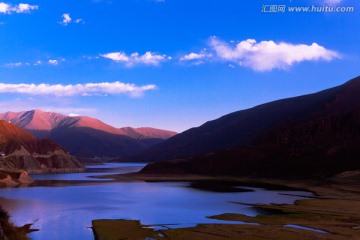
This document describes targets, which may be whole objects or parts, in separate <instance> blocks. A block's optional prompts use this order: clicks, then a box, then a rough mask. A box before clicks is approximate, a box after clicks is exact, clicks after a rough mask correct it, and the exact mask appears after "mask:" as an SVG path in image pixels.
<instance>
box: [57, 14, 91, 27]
mask: <svg viewBox="0 0 360 240" xmlns="http://www.w3.org/2000/svg"><path fill="white" fill-rule="evenodd" d="M61 17H62V21H61V22H59V23H60V24H62V25H64V26H67V25H68V24H70V23H72V22H73V23H85V21H84V20H83V19H81V18H78V19H75V20H73V19H72V18H71V17H70V13H64V14H62V15H61Z"/></svg>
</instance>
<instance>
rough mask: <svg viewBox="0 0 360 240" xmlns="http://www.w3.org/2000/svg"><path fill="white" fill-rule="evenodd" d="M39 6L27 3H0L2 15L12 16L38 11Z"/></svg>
mask: <svg viewBox="0 0 360 240" xmlns="http://www.w3.org/2000/svg"><path fill="white" fill-rule="evenodd" d="M38 8H39V6H37V5H30V4H27V3H20V4H17V5H16V4H15V5H13V4H10V3H5V2H0V13H3V14H12V13H30V12H31V11H32V10H36V9H38Z"/></svg>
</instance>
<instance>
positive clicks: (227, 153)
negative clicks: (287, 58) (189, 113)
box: [138, 77, 360, 178]
mask: <svg viewBox="0 0 360 240" xmlns="http://www.w3.org/2000/svg"><path fill="white" fill-rule="evenodd" d="M359 146H360V77H357V78H355V79H352V80H350V81H348V82H346V83H345V84H343V85H340V86H338V87H334V88H331V89H327V90H324V91H321V92H318V93H314V94H309V95H304V96H299V97H294V98H288V99H283V100H278V101H274V102H270V103H266V104H262V105H259V106H256V107H253V108H250V109H246V110H242V111H238V112H234V113H231V114H228V115H225V116H223V117H221V118H219V119H216V120H213V121H210V122H207V123H205V124H204V125H202V126H200V127H197V128H193V129H189V130H188V131H185V132H183V133H181V134H178V135H176V136H174V137H172V138H170V139H169V140H167V141H165V142H163V143H161V144H159V145H156V146H153V147H151V148H149V149H148V150H146V151H145V152H143V153H142V154H141V155H139V156H138V160H142V159H145V158H146V159H147V160H150V161H154V162H157V161H158V162H159V163H153V164H150V165H148V166H147V167H145V168H144V170H143V173H195V174H216V175H237V176H261V177H263V176H270V177H288V178H291V177H305V176H313V175H324V176H327V175H332V174H336V173H338V172H341V171H347V170H354V169H360V160H359V159H360V147H359ZM165 160H171V161H165Z"/></svg>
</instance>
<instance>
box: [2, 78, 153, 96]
mask: <svg viewBox="0 0 360 240" xmlns="http://www.w3.org/2000/svg"><path fill="white" fill-rule="evenodd" d="M155 88H156V86H155V85H152V84H150V85H144V86H136V85H135V84H131V83H122V82H118V81H117V82H111V83H109V82H102V83H85V84H75V85H73V84H69V85H62V84H55V85H51V84H45V83H42V84H26V83H20V84H9V83H0V93H21V94H30V95H55V96H76V95H80V96H94V95H106V94H112V95H115V94H128V95H130V96H134V97H136V96H141V95H143V93H144V92H145V91H148V90H153V89H155Z"/></svg>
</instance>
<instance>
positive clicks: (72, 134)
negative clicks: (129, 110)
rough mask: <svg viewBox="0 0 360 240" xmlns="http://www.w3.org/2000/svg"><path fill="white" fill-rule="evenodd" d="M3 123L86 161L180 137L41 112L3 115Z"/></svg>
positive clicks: (165, 132) (0, 115)
mask: <svg viewBox="0 0 360 240" xmlns="http://www.w3.org/2000/svg"><path fill="white" fill-rule="evenodd" d="M0 119H2V120H5V121H9V122H11V123H13V124H15V125H17V126H19V127H21V128H22V129H24V130H27V131H29V132H30V133H32V134H33V135H34V136H36V137H37V138H38V139H42V138H49V139H52V140H54V141H56V142H57V143H59V144H60V145H61V146H63V147H65V148H66V149H67V150H69V151H70V153H71V154H73V155H76V156H82V157H94V156H99V157H102V156H108V157H122V156H127V155H131V154H134V153H138V152H140V151H142V150H144V149H146V148H148V147H149V146H152V145H154V144H157V143H159V142H162V141H163V140H164V139H167V138H169V137H172V136H174V135H175V134H176V132H172V131H166V130H161V129H155V128H131V127H126V128H115V127H113V126H110V125H108V124H106V123H104V122H102V121H100V120H98V119H95V118H91V117H86V116H76V117H70V116H66V115H63V114H59V113H53V112H44V111H41V110H39V109H36V110H31V111H24V112H16V113H15V112H6V113H2V114H0Z"/></svg>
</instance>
